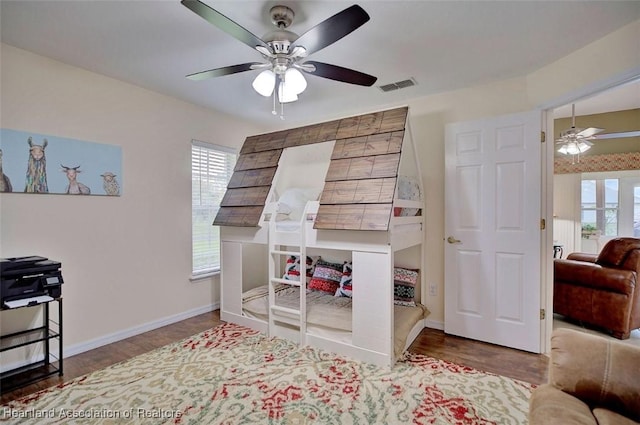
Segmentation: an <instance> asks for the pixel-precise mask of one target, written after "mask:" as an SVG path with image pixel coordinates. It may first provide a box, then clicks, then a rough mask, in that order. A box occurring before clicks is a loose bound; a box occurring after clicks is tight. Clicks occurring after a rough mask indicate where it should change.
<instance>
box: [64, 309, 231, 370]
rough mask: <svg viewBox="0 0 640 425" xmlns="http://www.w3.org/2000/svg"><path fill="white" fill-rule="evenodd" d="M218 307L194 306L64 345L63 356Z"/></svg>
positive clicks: (78, 352)
mask: <svg viewBox="0 0 640 425" xmlns="http://www.w3.org/2000/svg"><path fill="white" fill-rule="evenodd" d="M219 308H220V303H219V302H217V303H213V304H210V305H208V306H204V307H198V308H194V309H193V310H188V311H185V312H182V313H178V314H174V315H173V316H168V317H164V318H162V319H158V320H154V321H153V322H148V323H144V324H142V325H139V326H134V327H132V328H129V329H124V330H122V331H119V332H114V333H112V334H109V335H105V336H102V337H100V338H96V339H92V340H90V341H87V342H82V343H80V344H74V345H70V346H67V347H64V354H63V355H64V358H67V357H70V356H75V355H76V354H80V353H84V352H85V351H89V350H93V349H94V348H98V347H102V346H103V345H107V344H111V343H113V342H117V341H121V340H123V339H126V338H130V337H132V336H136V335H140V334H142V333H145V332H149V331H152V330H154V329H158V328H161V327H163V326H167V325H171V324H173V323H176V322H180V321H182V320H185V319H189V318H191V317H194V316H197V315H199V314H204V313H208V312H210V311H213V310H217V309H219Z"/></svg>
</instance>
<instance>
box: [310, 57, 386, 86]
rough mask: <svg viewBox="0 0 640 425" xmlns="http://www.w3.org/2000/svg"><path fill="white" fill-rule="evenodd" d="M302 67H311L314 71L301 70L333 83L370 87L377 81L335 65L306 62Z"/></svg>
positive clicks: (372, 77)
mask: <svg viewBox="0 0 640 425" xmlns="http://www.w3.org/2000/svg"><path fill="white" fill-rule="evenodd" d="M302 65H303V66H304V65H313V66H314V67H315V71H307V70H305V69H304V67H303V68H301V69H302V70H304V71H306V72H307V73H309V74H311V75H316V76H318V77H323V78H328V79H330V80H335V81H342V82H343V83H350V84H357V85H359V86H367V87H370V86H372V85H373V84H374V83H375V82H376V80H377V79H378V78H377V77H374V76H373V75H369V74H365V73H364V72H359V71H354V70H353V69H349V68H343V67H341V66H337V65H330V64H328V63H323V62H314V61H307V62H305V63H304V64H302Z"/></svg>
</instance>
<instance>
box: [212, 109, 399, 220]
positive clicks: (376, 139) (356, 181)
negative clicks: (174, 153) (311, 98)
mask: <svg viewBox="0 0 640 425" xmlns="http://www.w3.org/2000/svg"><path fill="white" fill-rule="evenodd" d="M407 113H408V108H406V107H404V108H398V109H391V110H387V111H382V112H376V113H372V114H366V115H359V116H355V117H349V118H344V119H341V120H336V121H330V122H326V123H321V124H314V125H309V126H305V127H299V128H294V129H291V130H284V131H278V132H275V133H269V134H262V135H258V136H251V137H248V138H247V139H246V140H245V142H244V145H243V146H242V149H241V150H240V155H239V157H238V161H237V163H236V167H235V169H234V172H233V175H232V176H231V180H230V181H229V185H228V186H227V192H226V194H225V196H224V198H223V199H222V203H221V207H220V211H219V212H218V214H217V215H216V218H215V220H214V222H213V224H214V225H220V226H242V227H255V226H258V223H259V222H260V216H261V214H262V211H263V209H264V206H265V204H266V202H267V196H268V194H269V192H270V190H271V185H272V184H273V177H274V175H275V173H276V169H277V167H278V161H279V160H280V155H281V154H282V151H283V149H285V148H290V147H295V146H302V145H307V144H312V143H321V142H327V141H331V140H335V141H336V142H335V145H334V148H333V153H332V155H331V163H330V164H329V170H328V171H327V174H326V177H325V184H324V189H323V191H322V195H321V196H320V208H319V210H318V214H317V216H316V221H315V224H314V228H316V229H341V230H380V231H386V230H388V228H389V220H390V217H391V213H392V211H393V194H394V190H395V187H396V180H397V178H398V167H399V164H400V153H401V150H402V143H403V140H404V133H405V123H406V119H407Z"/></svg>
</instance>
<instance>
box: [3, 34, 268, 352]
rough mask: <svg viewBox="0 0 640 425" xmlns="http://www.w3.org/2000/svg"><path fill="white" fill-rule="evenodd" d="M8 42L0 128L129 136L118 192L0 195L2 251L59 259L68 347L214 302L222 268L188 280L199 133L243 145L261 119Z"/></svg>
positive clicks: (113, 138)
mask: <svg viewBox="0 0 640 425" xmlns="http://www.w3.org/2000/svg"><path fill="white" fill-rule="evenodd" d="M1 47H2V51H1V55H2V56H1V59H2V68H1V69H2V75H1V77H2V80H1V82H2V104H1V106H2V117H1V121H0V124H1V126H2V128H10V129H16V130H23V131H29V132H34V133H42V134H50V135H56V136H61V137H66V138H72V139H80V140H86V141H91V142H97V143H105V144H112V145H119V146H121V147H122V156H123V167H122V168H123V170H124V171H123V174H124V175H123V176H122V177H123V195H122V196H121V197H118V198H111V197H101V196H91V197H73V196H62V195H25V194H20V193H13V194H2V195H0V211H1V213H2V214H1V219H0V257H13V256H22V255H41V256H45V257H49V258H51V259H55V260H59V261H61V262H62V266H63V276H64V279H65V283H64V286H63V296H64V313H65V317H64V322H65V329H64V332H65V346H66V347H72V348H74V347H75V348H76V349H82V347H81V346H84V348H86V346H87V344H88V345H91V342H92V341H94V342H95V340H96V339H101V338H102V339H104V338H107V339H108V338H109V336H110V335H113V334H119V335H121V334H122V333H123V332H127V331H135V329H134V328H139V327H141V326H144V325H145V324H149V323H155V324H156V325H157V322H158V321H162V320H169V321H170V320H172V318H173V319H175V318H176V317H184V316H185V315H190V314H195V313H196V312H203V311H205V310H207V309H211V307H212V305H215V304H216V303H217V302H218V301H219V282H218V279H217V278H209V279H207V280H203V281H198V282H190V281H189V277H190V273H191V150H190V142H191V140H192V139H198V140H202V141H207V142H212V143H217V144H220V145H226V146H230V147H235V148H239V147H240V146H241V145H242V142H243V141H244V138H245V137H246V136H247V135H250V134H256V133H260V132H261V131H262V129H258V128H256V127H254V126H251V125H247V124H246V123H244V122H241V121H238V120H237V119H234V118H232V117H229V116H223V115H221V114H218V113H215V112H212V111H210V110H206V109H203V108H200V107H196V106H194V105H191V104H188V103H185V102H182V101H179V100H176V99H174V98H170V97H167V96H163V95H160V94H157V93H154V92H151V91H148V90H145V89H142V88H139V87H137V86H133V85H129V84H126V83H123V82H120V81H117V80H114V79H111V78H107V77H104V76H102V75H98V74H95V73H91V72H87V71H84V70H82V69H78V68H74V67H71V66H68V65H65V64H62V63H60V62H56V61H53V60H49V59H47V58H44V57H42V56H38V55H34V54H31V53H29V52H26V51H24V50H20V49H16V48H13V47H11V46H7V45H2V46H1ZM25 146H26V141H25ZM26 154H27V151H26V150H25V160H26ZM57 165H58V164H49V170H48V171H49V172H51V173H52V172H56V171H57V170H58V168H56V167H57ZM18 190H19V188H18ZM29 310H36V309H29ZM6 314H14V312H9V313H7V312H3V313H2V319H3V320H2V332H3V333H4V332H7V328H8V327H10V326H12V325H11V324H10V323H8V322H9V321H7V320H4V319H5V318H6ZM23 314H25V313H24V312H23ZM27 316H28V314H27ZM34 319H35V318H33V317H30V318H27V320H34ZM14 322H15V321H14ZM102 342H104V341H102ZM72 351H73V350H72Z"/></svg>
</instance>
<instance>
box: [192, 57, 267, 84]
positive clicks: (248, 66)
mask: <svg viewBox="0 0 640 425" xmlns="http://www.w3.org/2000/svg"><path fill="white" fill-rule="evenodd" d="M256 65H262V64H261V63H259V62H249V63H242V64H240V65H232V66H225V67H224V68H216V69H210V70H208V71H202V72H196V73H195V74H189V75H187V78H188V79H190V80H193V81H201V80H206V79H207V78H213V77H222V76H223V75H229V74H236V73H238V72H244V71H250V70H252V69H256V68H254V67H255V66H256Z"/></svg>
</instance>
